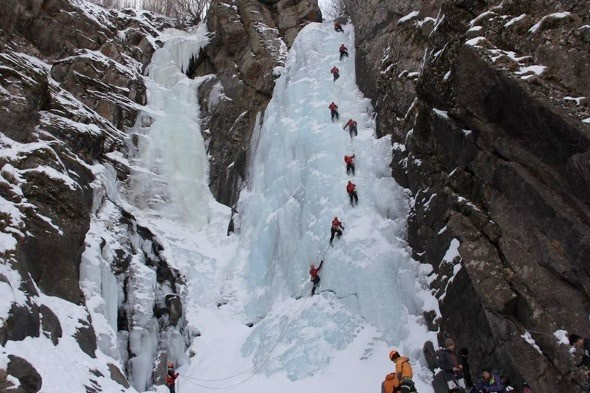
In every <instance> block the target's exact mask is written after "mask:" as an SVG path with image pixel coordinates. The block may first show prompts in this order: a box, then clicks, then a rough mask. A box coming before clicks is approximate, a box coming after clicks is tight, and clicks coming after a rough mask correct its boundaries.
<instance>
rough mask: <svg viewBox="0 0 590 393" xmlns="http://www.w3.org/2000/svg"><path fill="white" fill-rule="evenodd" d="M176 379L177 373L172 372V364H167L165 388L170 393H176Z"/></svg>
mask: <svg viewBox="0 0 590 393" xmlns="http://www.w3.org/2000/svg"><path fill="white" fill-rule="evenodd" d="M176 378H178V373H177V372H176V371H175V370H174V363H168V372H167V373H166V386H168V390H170V393H175V392H176Z"/></svg>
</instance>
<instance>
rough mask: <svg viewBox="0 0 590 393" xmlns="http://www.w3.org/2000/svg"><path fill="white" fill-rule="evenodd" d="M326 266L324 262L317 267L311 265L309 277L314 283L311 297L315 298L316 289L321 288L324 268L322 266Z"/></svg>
mask: <svg viewBox="0 0 590 393" xmlns="http://www.w3.org/2000/svg"><path fill="white" fill-rule="evenodd" d="M323 264H324V261H321V262H320V266H318V267H315V265H314V264H312V265H310V267H309V275H310V276H311V282H313V287H312V288H311V296H313V295H314V294H315V291H316V289H317V288H318V287H319V286H320V276H319V273H320V269H321V268H322V265H323Z"/></svg>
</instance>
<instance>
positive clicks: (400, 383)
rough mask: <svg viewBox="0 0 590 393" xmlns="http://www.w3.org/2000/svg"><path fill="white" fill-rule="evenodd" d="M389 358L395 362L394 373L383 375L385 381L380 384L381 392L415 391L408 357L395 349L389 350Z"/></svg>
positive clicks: (404, 392)
mask: <svg viewBox="0 0 590 393" xmlns="http://www.w3.org/2000/svg"><path fill="white" fill-rule="evenodd" d="M389 359H390V360H391V361H392V362H394V363H395V373H390V374H387V375H386V376H385V381H383V383H382V384H381V393H396V392H401V393H411V392H416V387H415V386H414V381H412V378H413V377H414V373H413V372H412V366H411V365H410V362H409V359H408V358H407V357H405V356H401V355H400V354H399V352H398V351H396V350H395V349H394V350H393V351H391V352H389Z"/></svg>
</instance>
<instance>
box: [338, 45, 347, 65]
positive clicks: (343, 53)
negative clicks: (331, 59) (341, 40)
mask: <svg viewBox="0 0 590 393" xmlns="http://www.w3.org/2000/svg"><path fill="white" fill-rule="evenodd" d="M338 51H339V52H340V61H342V58H343V57H344V56H346V57H348V48H347V47H345V46H344V44H342V45H340V48H339V49H338Z"/></svg>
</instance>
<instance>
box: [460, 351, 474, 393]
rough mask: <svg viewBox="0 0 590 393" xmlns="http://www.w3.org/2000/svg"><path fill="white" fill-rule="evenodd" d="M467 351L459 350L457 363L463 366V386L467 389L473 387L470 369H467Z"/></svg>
mask: <svg viewBox="0 0 590 393" xmlns="http://www.w3.org/2000/svg"><path fill="white" fill-rule="evenodd" d="M468 357H469V351H468V350H467V348H461V349H460V350H459V361H460V362H461V366H463V379H465V386H467V388H468V389H470V388H472V387H473V379H472V378H471V368H470V367H469V359H468Z"/></svg>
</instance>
